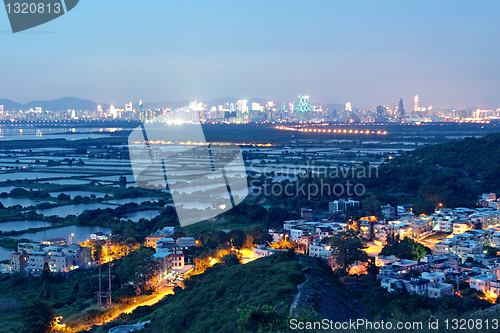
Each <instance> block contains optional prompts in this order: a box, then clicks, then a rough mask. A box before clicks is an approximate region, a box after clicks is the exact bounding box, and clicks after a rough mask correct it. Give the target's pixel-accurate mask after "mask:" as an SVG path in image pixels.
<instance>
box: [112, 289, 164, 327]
mask: <svg viewBox="0 0 500 333" xmlns="http://www.w3.org/2000/svg"><path fill="white" fill-rule="evenodd" d="M173 294H174V287H163V288H161V289H160V290H159V291H158V294H157V295H156V296H155V297H154V298H152V299H150V300H149V301H146V302H142V303H140V304H134V305H132V306H129V307H128V308H126V309H125V310H123V311H122V312H120V313H117V314H115V315H114V316H113V317H110V318H108V319H107V320H106V321H104V322H103V323H102V324H103V325H104V324H106V323H109V322H111V321H113V320H115V319H116V318H117V317H118V316H119V315H121V314H122V313H132V312H133V311H134V310H135V309H137V308H138V307H140V306H151V305H153V304H156V303H158V302H159V301H161V300H162V299H163V297H165V296H167V295H173Z"/></svg>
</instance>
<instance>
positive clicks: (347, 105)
mask: <svg viewBox="0 0 500 333" xmlns="http://www.w3.org/2000/svg"><path fill="white" fill-rule="evenodd" d="M345 110H346V111H349V112H352V106H351V103H350V102H347V103H345Z"/></svg>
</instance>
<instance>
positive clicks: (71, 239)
mask: <svg viewBox="0 0 500 333" xmlns="http://www.w3.org/2000/svg"><path fill="white" fill-rule="evenodd" d="M73 237H75V234H74V233H71V235H69V245H72V244H73Z"/></svg>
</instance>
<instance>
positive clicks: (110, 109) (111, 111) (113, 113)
mask: <svg viewBox="0 0 500 333" xmlns="http://www.w3.org/2000/svg"><path fill="white" fill-rule="evenodd" d="M109 113H110V114H111V116H112V117H113V119H116V116H117V113H118V112H117V110H116V108H115V107H114V106H113V103H111V106H110V107H109Z"/></svg>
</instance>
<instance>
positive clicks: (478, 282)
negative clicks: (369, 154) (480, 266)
mask: <svg viewBox="0 0 500 333" xmlns="http://www.w3.org/2000/svg"><path fill="white" fill-rule="evenodd" d="M496 280H497V276H496V275H493V274H481V275H478V276H474V277H471V278H470V287H471V288H474V289H476V290H479V291H482V292H483V293H486V292H488V291H489V290H490V282H491V281H496Z"/></svg>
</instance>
